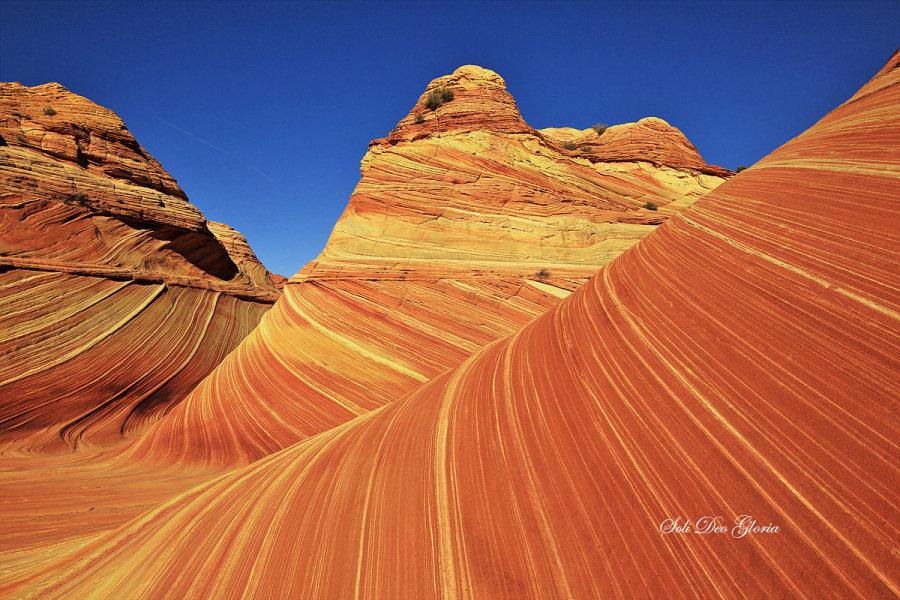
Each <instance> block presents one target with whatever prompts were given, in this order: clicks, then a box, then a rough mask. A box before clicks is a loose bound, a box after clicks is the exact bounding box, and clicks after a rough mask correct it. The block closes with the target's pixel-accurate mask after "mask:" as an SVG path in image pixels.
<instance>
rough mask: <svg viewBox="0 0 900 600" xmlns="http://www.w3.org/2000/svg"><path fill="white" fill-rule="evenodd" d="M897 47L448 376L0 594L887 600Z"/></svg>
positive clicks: (893, 429) (53, 561)
mask: <svg viewBox="0 0 900 600" xmlns="http://www.w3.org/2000/svg"><path fill="white" fill-rule="evenodd" d="M898 63H900V54H897V55H895V56H894V57H893V58H892V59H891V61H890V62H889V63H888V65H887V66H886V67H885V68H884V69H883V70H882V71H880V72H879V73H878V74H877V75H876V77H875V78H874V79H873V80H872V81H871V82H870V83H869V84H868V85H866V86H865V87H863V89H862V90H861V91H860V92H859V93H858V94H857V95H855V96H854V97H853V98H851V99H850V100H849V101H848V102H846V103H844V104H843V105H841V106H839V107H838V108H837V109H835V110H834V111H832V112H831V113H829V114H828V115H827V116H825V117H824V118H823V119H822V120H821V121H819V122H818V123H817V124H816V125H815V126H813V127H812V128H811V129H809V130H808V131H807V132H805V133H804V134H802V135H800V136H798V137H797V138H796V139H794V140H792V141H790V142H788V143H787V144H785V145H784V146H783V147H782V148H780V149H778V150H776V151H775V152H773V153H772V154H770V155H769V156H768V157H766V158H765V159H764V160H762V161H760V162H759V163H758V164H757V165H755V166H754V167H753V168H751V169H749V170H748V171H746V172H744V173H741V174H740V175H738V176H737V177H735V178H734V179H732V180H731V181H729V182H727V183H726V184H724V185H722V186H721V187H719V188H718V189H717V190H715V191H714V192H712V193H711V194H709V195H708V196H706V197H704V198H703V199H702V200H700V201H699V202H698V203H697V204H696V205H695V206H694V207H693V208H692V209H691V210H689V211H687V212H685V213H684V214H682V215H678V216H675V217H673V218H671V219H670V220H669V221H668V222H667V223H666V224H665V225H663V226H662V227H660V228H659V229H658V230H657V231H655V232H654V233H653V234H652V235H650V236H648V237H647V238H645V239H644V240H643V241H641V242H640V243H639V244H637V245H636V246H635V247H633V248H631V249H630V250H629V251H628V252H626V253H624V254H623V255H621V256H619V257H618V258H617V259H615V260H614V261H612V262H611V263H610V264H608V265H606V266H605V267H604V268H602V269H601V270H600V271H599V272H597V273H596V274H595V275H594V276H593V277H592V278H591V279H590V280H589V281H588V283H587V284H586V285H584V286H582V287H580V288H579V289H578V290H577V291H576V292H575V293H574V294H572V295H570V296H569V297H568V298H566V299H565V300H563V301H562V302H561V303H560V304H559V305H558V306H557V307H555V308H554V309H552V310H550V311H549V312H548V313H546V314H544V315H543V316H541V317H540V318H538V319H536V320H534V321H533V322H531V323H529V324H528V325H526V326H525V327H523V328H521V329H520V330H518V331H517V332H516V333H514V334H513V335H511V336H509V337H506V338H503V339H502V340H500V341H498V342H496V343H494V344H489V345H488V346H486V347H484V348H482V349H481V350H479V351H477V352H476V353H475V354H473V355H472V356H471V357H470V358H469V359H467V360H466V361H465V362H463V363H462V364H461V365H460V366H459V367H457V368H456V369H453V370H450V371H448V372H445V373H443V374H441V375H439V376H438V377H436V378H434V379H432V380H430V381H429V382H428V383H426V384H425V385H423V386H420V387H418V389H416V390H415V391H414V392H412V393H411V394H408V395H405V396H398V397H397V398H396V399H394V401H393V402H392V403H389V404H387V405H386V406H385V407H384V408H381V409H380V410H373V411H370V412H367V413H366V414H364V415H361V416H359V417H358V418H356V419H354V420H352V421H349V422H347V423H344V424H342V425H340V426H338V427H335V428H333V429H330V430H327V431H324V432H322V433H320V434H319V435H316V436H313V437H310V438H308V439H306V440H304V441H301V442H299V443H296V444H294V445H291V446H289V447H287V448H285V449H284V450H282V451H280V452H276V453H273V454H271V455H270V456H267V457H266V458H263V459H262V460H259V461H257V462H255V463H254V464H251V465H249V466H245V467H242V468H238V469H235V470H233V471H232V472H230V473H227V474H225V475H223V476H222V477H220V478H218V479H216V480H214V481H211V482H209V483H208V484H205V485H202V486H198V487H196V488H194V489H192V490H190V491H188V492H186V493H184V494H181V495H179V496H177V497H175V498H172V499H170V500H168V501H166V502H164V503H161V504H159V505H158V506H157V507H155V508H153V509H152V510H149V511H148V512H146V513H144V514H143V515H142V516H141V517H140V518H136V519H134V520H133V521H131V522H129V523H127V524H125V525H123V526H122V527H120V528H118V529H115V530H113V531H110V532H108V533H106V534H104V535H100V536H95V537H92V538H88V539H86V540H84V541H83V542H82V543H80V544H78V545H77V546H76V545H73V546H71V547H64V548H62V551H60V549H59V548H56V549H54V550H53V551H47V552H46V553H45V554H44V555H40V554H37V553H35V554H32V555H29V556H28V558H27V561H26V560H25V559H23V563H22V564H25V565H26V567H31V568H30V569H28V568H21V566H20V571H15V570H12V571H11V574H12V576H11V577H8V578H7V581H6V582H5V583H4V584H0V591H4V592H7V593H16V594H19V595H33V596H39V597H42V598H71V597H84V596H88V595H91V594H96V593H98V590H101V592H99V593H100V594H103V595H106V596H109V597H137V598H153V597H164V596H165V597H170V596H177V597H180V598H200V597H210V596H212V597H235V598H237V597H251V598H252V597H286V598H287V597H323V598H326V597H327V598H342V597H361V598H445V599H446V598H611V597H617V598H619V597H620V598H634V597H666V598H682V597H683V598H723V597H724V598H747V597H758V598H764V597H765V598H770V597H779V598H781V597H807V596H809V597H829V598H850V597H861V598H895V597H897V595H898V594H900V582H898V570H897V561H896V528H895V526H894V525H893V523H896V521H897V518H898V516H900V515H898V510H897V506H896V502H895V501H894V497H895V495H896V494H895V491H896V490H897V489H898V487H900V474H898V470H897V467H896V465H897V449H896V443H895V440H896V439H897V438H898V427H897V422H896V418H894V417H895V416H896V415H895V414H894V413H895V410H896V399H897V398H898V396H900V387H898V381H900V377H898V375H900V362H898V356H900V295H898V288H897V281H896V264H897V260H898V255H900V240H898V237H897V232H898V231H900V211H898V206H897V198H898V197H900V176H898V168H897V157H898V156H900V69H897V68H896V67H897V65H898ZM297 287H299V288H300V290H302V289H303V285H299V286H298V285H297V284H296V283H295V284H291V285H289V286H288V294H289V295H288V296H286V299H283V300H281V301H279V303H282V302H285V303H287V302H291V298H293V297H292V296H291V295H290V294H291V290H292V289H293V288H297ZM313 287H315V286H313ZM298 294H299V293H298ZM283 314H285V313H284V312H283V311H281V312H278V311H272V312H270V313H269V315H270V316H272V315H275V316H276V317H277V316H278V315H283ZM276 317H273V318H276ZM271 326H272V330H276V329H277V327H278V324H277V323H275V322H274V321H273V322H272V323H271ZM281 326H282V327H288V328H289V329H290V328H294V327H295V325H293V324H292V322H290V321H288V322H285V323H284V324H282V325H281ZM309 327H310V328H312V327H315V325H313V324H310V325H309ZM264 358H265V357H262V356H252V355H246V356H244V357H242V360H244V361H245V366H246V368H248V369H252V368H254V366H253V361H254V360H264ZM278 361H279V358H277V357H271V358H270V359H269V362H268V363H267V364H269V365H271V366H274V365H276V364H277V363H278ZM214 381H215V380H214ZM218 381H219V384H218V385H220V389H221V390H222V391H223V392H224V393H227V388H225V387H224V385H225V382H224V380H218ZM268 394H272V395H264V396H262V397H261V398H256V399H254V401H269V400H271V399H272V398H273V396H274V394H275V392H274V390H270V391H269V392H268ZM179 418H184V415H180V416H179ZM196 418H197V423H198V424H203V425H204V430H208V429H206V427H205V423H204V419H203V418H202V417H201V416H200V415H197V416H196ZM227 418H228V416H227V415H225V414H224V413H215V412H213V413H211V414H210V415H209V417H208V420H212V421H215V422H217V423H223V422H225V421H226V420H227ZM167 419H168V417H167ZM217 433H219V432H217ZM148 450H149V448H148ZM741 515H746V516H748V517H749V518H750V519H753V520H755V523H752V524H751V523H750V522H749V521H747V520H746V519H745V520H744V527H747V526H751V527H752V526H754V525H755V527H756V528H755V529H753V530H750V531H745V530H742V529H741V528H740V526H739V525H738V524H736V520H737V519H738V518H739V517H740V516H741ZM704 516H707V517H713V518H717V517H721V520H722V523H723V524H724V527H725V531H724V532H723V533H707V534H706V535H696V534H695V533H694V531H695V530H696V528H697V527H699V528H701V529H702V528H703V526H702V525H699V523H700V521H699V519H700V518H702V517H704ZM676 519H677V520H678V521H679V523H681V531H683V532H684V533H679V532H674V531H672V527H671V524H672V522H673V521H675V520H676ZM685 521H690V522H691V523H692V525H691V526H688V527H687V528H685V525H684V523H685ZM667 524H668V525H667ZM742 531H744V532H743V533H742Z"/></svg>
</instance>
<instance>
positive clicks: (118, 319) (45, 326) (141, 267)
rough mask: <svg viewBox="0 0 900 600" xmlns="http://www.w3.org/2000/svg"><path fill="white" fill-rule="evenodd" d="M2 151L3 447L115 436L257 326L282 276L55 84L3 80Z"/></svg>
mask: <svg viewBox="0 0 900 600" xmlns="http://www.w3.org/2000/svg"><path fill="white" fill-rule="evenodd" d="M0 144H2V145H0V306H2V310H0V355H2V356H3V357H4V359H3V361H2V363H0V449H2V450H4V451H38V450H40V451H50V450H54V451H56V450H68V449H71V448H74V447H76V446H79V445H82V446H84V445H86V444H87V445H90V444H108V443H113V442H115V441H117V440H121V437H122V435H123V434H125V435H128V434H130V433H133V432H134V431H136V430H140V429H142V428H143V427H144V426H146V424H147V423H148V422H151V421H152V420H153V419H154V418H156V417H157V416H158V415H160V414H162V413H163V412H165V410H167V409H168V408H170V407H171V406H172V405H173V404H175V403H177V402H178V401H180V400H181V399H182V398H183V397H184V395H185V394H186V393H187V392H188V391H190V390H191V389H192V388H193V387H194V386H195V385H196V384H197V383H198V382H199V381H200V380H201V379H203V377H204V376H205V375H206V374H207V373H208V372H209V371H210V370H211V369H212V368H213V367H214V366H215V365H216V364H217V363H218V362H219V361H220V360H221V359H222V358H223V357H224V356H225V355H226V354H227V353H228V352H229V351H230V350H231V349H232V348H233V347H234V346H235V345H236V344H237V343H238V342H239V341H240V340H241V339H242V338H243V337H244V336H245V335H246V334H247V333H249V332H250V331H251V330H252V329H253V328H254V327H255V326H256V324H257V323H258V322H259V319H260V317H261V316H262V314H263V313H264V312H265V310H266V309H267V308H268V307H269V306H270V305H271V304H272V303H273V302H274V301H275V299H276V298H277V296H278V287H279V286H278V281H277V280H275V279H273V277H272V276H271V275H270V274H269V273H268V272H267V271H266V270H265V268H264V267H263V266H262V265H261V264H260V263H259V261H258V260H257V259H256V257H255V255H254V254H253V252H252V250H250V248H249V246H248V245H247V243H246V240H245V239H244V238H243V237H242V236H241V235H240V234H238V233H237V232H235V231H234V230H232V229H230V228H228V227H227V226H224V225H220V224H217V223H210V222H207V220H206V218H205V217H204V216H203V214H202V213H201V212H200V211H199V210H198V209H197V208H196V207H195V206H193V205H192V204H191V203H190V202H189V201H188V199H187V197H186V195H185V193H184V192H183V191H182V190H181V188H180V187H178V184H177V183H176V181H175V180H174V179H173V178H172V177H171V176H170V175H169V174H168V173H166V171H165V170H164V169H163V168H162V167H161V166H160V164H159V162H157V161H156V159H154V158H153V157H152V156H150V155H149V154H148V153H147V151H146V150H144V149H143V148H142V147H141V146H140V144H138V142H137V140H135V139H134V137H133V136H132V135H131V133H129V132H128V130H127V129H126V127H125V125H124V123H122V121H121V119H119V117H117V116H116V115H115V114H114V113H113V112H112V111H110V110H107V109H105V108H103V107H100V106H98V105H96V104H94V103H93V102H91V101H89V100H87V99H86V98H83V97H81V96H78V95H76V94H73V93H71V92H69V91H67V90H66V89H65V88H64V87H62V86H61V85H59V84H55V83H51V84H46V85H40V86H35V87H27V86H23V85H21V84H18V83H2V84H0Z"/></svg>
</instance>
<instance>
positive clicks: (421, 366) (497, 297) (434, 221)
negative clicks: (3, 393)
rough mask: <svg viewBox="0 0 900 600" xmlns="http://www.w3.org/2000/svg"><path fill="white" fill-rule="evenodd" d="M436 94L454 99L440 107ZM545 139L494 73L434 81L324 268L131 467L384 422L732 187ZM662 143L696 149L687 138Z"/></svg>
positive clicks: (368, 173) (383, 154)
mask: <svg viewBox="0 0 900 600" xmlns="http://www.w3.org/2000/svg"><path fill="white" fill-rule="evenodd" d="M442 89H448V90H452V91H453V98H452V100H448V101H445V102H444V103H443V104H441V105H440V106H437V107H436V109H435V110H433V111H432V110H431V109H429V108H428V107H427V106H426V102H427V100H428V96H429V94H430V93H431V92H432V91H434V90H442ZM423 113H427V114H425V115H424V117H423V119H417V118H416V116H417V115H422V114H423ZM417 120H422V121H423V122H421V123H417V122H416V121H417ZM673 131H674V130H673ZM679 136H680V137H679ZM670 138H671V139H676V141H675V142H671V140H670ZM549 139H550V138H549V137H547V136H544V135H542V134H540V133H538V132H536V131H535V130H534V129H532V128H531V127H529V126H528V125H527V124H526V123H525V121H524V120H523V119H522V117H521V115H520V114H519V112H518V109H517V107H516V104H515V102H514V100H513V99H512V96H511V95H510V94H509V92H508V91H507V90H506V86H505V83H504V81H503V79H502V78H501V77H500V76H499V75H497V74H496V73H494V72H492V71H489V70H487V69H482V68H480V67H475V66H465V67H461V68H460V69H457V70H456V71H454V73H453V74H451V75H448V76H444V77H439V78H437V79H435V80H434V81H432V82H431V83H430V84H429V85H428V86H427V87H426V90H425V92H424V93H423V94H422V95H421V96H420V97H419V99H418V101H417V102H416V104H415V106H414V107H413V109H412V110H411V112H410V114H409V115H408V116H407V117H406V118H404V119H403V120H401V121H400V124H399V125H398V127H397V129H396V130H395V131H394V132H393V133H392V134H391V135H390V136H389V137H388V138H385V139H382V140H376V141H374V142H373V143H372V144H371V145H370V146H369V151H368V152H367V154H366V156H365V157H364V158H363V160H362V167H361V179H360V182H359V184H358V185H357V187H356V189H355V190H354V192H353V194H352V196H351V197H350V201H349V203H348V206H347V209H346V210H345V211H344V213H343V215H342V216H341V218H340V219H339V220H338V222H337V224H336V225H335V227H334V230H333V232H332V235H331V237H330V238H329V240H328V243H327V245H326V247H325V248H324V250H323V251H322V253H321V255H320V256H319V257H318V258H317V259H316V260H315V261H313V262H311V263H310V264H308V265H307V266H306V267H304V268H303V269H302V270H301V271H300V272H299V273H298V274H296V275H295V276H294V277H293V278H292V279H291V281H290V283H289V284H288V285H287V287H286V289H285V293H284V296H283V297H282V298H281V299H280V300H279V302H278V303H277V304H276V306H275V308H274V309H273V310H272V311H271V312H269V313H268V314H267V315H266V317H264V319H263V321H262V322H261V324H260V327H259V328H258V329H257V330H256V331H255V332H253V334H251V335H250V336H248V338H247V339H246V340H245V342H244V343H242V344H241V346H240V347H239V348H238V349H236V350H235V352H234V353H232V355H231V356H229V357H228V358H227V359H226V360H225V361H223V363H222V364H221V365H220V366H219V367H218V368H217V369H216V371H215V372H214V373H213V374H212V375H211V376H210V377H209V378H207V380H206V381H204V382H203V383H202V384H201V385H200V386H198V388H197V389H196V390H195V391H194V392H193V393H192V394H191V395H190V396H189V397H188V398H187V399H186V401H185V402H184V403H182V404H181V405H179V406H178V407H176V408H175V409H174V410H173V412H172V413H171V414H170V415H169V417H170V418H167V419H166V420H165V422H160V423H159V424H158V425H157V426H155V427H154V428H153V431H151V432H148V434H147V435H146V436H144V438H143V439H142V440H139V441H138V442H136V446H135V448H134V454H135V455H137V456H141V457H146V458H151V459H153V460H165V461H177V460H184V461H186V462H188V463H195V464H205V463H229V462H248V461H252V460H256V459H258V458H260V457H262V456H265V455H267V454H269V453H271V452H273V451H276V450H278V449H280V448H283V447H285V446H286V445H288V444H290V443H293V442H295V441H297V440H299V439H303V438H304V437H307V436H310V435H314V434H316V433H319V432H321V431H324V430H325V429H328V428H330V427H334V426H336V425H339V424H340V423H343V422H346V421H348V420H350V419H352V418H354V417H356V416H358V415H360V414H363V413H365V412H367V411H370V410H373V409H377V408H379V407H381V406H383V405H384V404H385V403H386V402H389V401H391V400H393V399H395V398H397V397H398V396H400V395H403V394H404V393H407V392H409V391H411V390H412V389H415V388H416V387H417V386H419V385H421V384H422V383H423V382H425V381H427V380H429V379H431V378H433V377H435V376H436V375H438V374H440V373H441V372H443V371H445V370H447V369H448V368H451V367H453V366H455V365H458V364H459V363H460V362H461V361H463V360H464V359H465V358H466V357H467V356H469V355H470V354H471V353H472V352H474V351H475V350H477V349H478V348H481V347H483V346H484V345H486V344H488V343H490V342H492V341H494V340H496V339H498V338H500V337H502V336H504V335H509V334H511V333H513V332H514V331H516V330H517V329H519V328H520V327H522V326H523V325H524V324H525V323H527V322H528V321H530V320H532V319H533V318H535V317H536V316H538V315H540V314H541V313H543V312H545V311H546V310H548V309H549V308H550V307H552V306H554V305H555V304H557V303H558V302H559V301H560V300H561V299H562V298H564V297H565V296H567V295H568V294H569V293H571V291H572V290H574V289H576V288H577V287H578V286H579V285H580V284H581V283H583V282H584V281H585V280H586V279H587V277H588V276H589V275H590V274H592V273H593V272H595V271H596V269H597V268H598V267H599V266H601V265H603V264H605V263H607V262H608V261H610V260H612V259H613V258H614V257H616V256H617V255H619V254H620V253H621V252H623V251H624V250H625V249H627V248H629V247H630V246H632V245H633V244H634V243H636V242H637V241H638V240H639V239H640V238H641V237H643V236H644V235H646V234H648V233H649V232H651V231H653V229H654V228H655V227H656V225H658V224H659V223H661V222H664V221H665V220H666V219H667V218H669V217H670V216H671V215H673V214H676V213H677V212H678V211H680V210H682V209H683V208H685V207H686V206H689V205H690V204H691V203H692V202H694V201H695V200H696V199H697V198H699V197H701V196H702V195H703V194H705V193H707V192H708V191H709V190H711V189H713V188H715V187H716V186H717V185H719V184H721V183H722V182H723V181H724V177H723V176H722V175H723V172H721V171H716V173H718V175H712V174H709V173H707V172H703V169H702V168H699V167H700V166H702V165H705V163H702V159H700V158H699V155H696V156H695V157H693V159H692V160H694V163H692V164H693V166H695V167H698V168H684V169H682V168H676V167H673V166H666V165H656V164H654V162H653V161H651V160H649V159H648V160H643V159H642V157H641V156H640V154H639V152H638V151H639V150H640V147H639V146H637V145H634V146H632V150H633V151H634V152H636V154H635V155H634V156H633V157H632V159H633V160H632V161H631V162H618V161H617V162H611V163H599V162H591V161H589V160H586V159H584V158H581V157H579V156H573V155H572V154H571V153H568V152H567V151H564V150H562V149H561V146H560V147H557V146H558V144H557V143H556V142H553V141H548V140H549ZM656 141H657V143H658V145H661V146H666V145H667V144H670V142H671V144H673V145H676V146H678V147H679V148H680V147H681V146H684V145H685V144H686V145H687V146H690V144H689V143H688V142H686V140H683V136H681V135H680V133H679V134H678V135H677V136H676V135H674V134H673V135H671V136H669V137H666V136H665V135H662V136H660V137H658V138H657V139H656ZM647 147H649V146H647ZM691 148H692V146H691ZM685 152H686V151H685ZM672 154H673V155H674V154H675V152H674V151H673V152H672ZM655 158H659V157H658V156H657V157H655ZM698 161H699V162H698ZM648 202H653V203H655V204H657V206H658V210H649V209H647V208H646V206H645V205H646V204H647V203H648ZM210 415H226V416H225V417H224V418H222V419H213V418H210Z"/></svg>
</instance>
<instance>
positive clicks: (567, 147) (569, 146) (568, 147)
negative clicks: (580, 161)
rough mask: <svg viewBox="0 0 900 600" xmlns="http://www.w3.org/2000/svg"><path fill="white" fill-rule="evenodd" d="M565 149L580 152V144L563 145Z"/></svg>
mask: <svg viewBox="0 0 900 600" xmlns="http://www.w3.org/2000/svg"><path fill="white" fill-rule="evenodd" d="M563 148H565V149H566V150H578V144H576V143H575V142H566V143H565V144H563Z"/></svg>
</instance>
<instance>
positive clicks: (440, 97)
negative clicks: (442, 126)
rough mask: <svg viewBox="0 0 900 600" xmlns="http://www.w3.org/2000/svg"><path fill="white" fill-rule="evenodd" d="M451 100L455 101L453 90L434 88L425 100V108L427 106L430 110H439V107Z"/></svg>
mask: <svg viewBox="0 0 900 600" xmlns="http://www.w3.org/2000/svg"><path fill="white" fill-rule="evenodd" d="M451 100H453V90H451V89H447V88H434V89H433V90H431V91H430V92H428V97H427V98H425V106H427V107H428V109H429V110H437V109H438V107H439V106H441V105H442V104H446V103H447V102H450V101H451Z"/></svg>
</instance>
